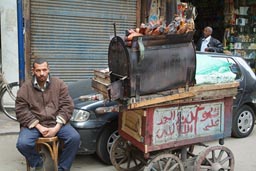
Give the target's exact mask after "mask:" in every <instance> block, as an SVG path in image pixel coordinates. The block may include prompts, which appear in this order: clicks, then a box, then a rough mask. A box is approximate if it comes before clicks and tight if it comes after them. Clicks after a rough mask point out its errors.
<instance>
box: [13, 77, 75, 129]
mask: <svg viewBox="0 0 256 171" xmlns="http://www.w3.org/2000/svg"><path fill="white" fill-rule="evenodd" d="M73 109H74V103H73V100H72V99H71V97H70V96H69V93H68V87H67V85H66V84H65V83H64V82H63V81H62V80H60V79H58V78H56V77H50V81H49V85H48V86H47V88H46V89H45V91H41V90H40V89H38V88H36V87H35V86H34V84H33V82H32V80H27V81H26V82H24V83H23V84H22V86H21V87H20V89H19V91H18V93H17V98H16V115H17V119H18V121H19V122H20V125H21V127H28V128H31V125H33V123H35V122H38V121H39V123H40V124H41V125H43V126H46V127H53V126H55V125H56V119H57V118H56V117H57V116H60V117H61V118H62V119H64V120H65V123H67V122H68V121H69V119H70V118H71V115H72V112H73ZM32 127H33V126H32Z"/></svg>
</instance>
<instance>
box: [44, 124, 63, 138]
mask: <svg viewBox="0 0 256 171" xmlns="http://www.w3.org/2000/svg"><path fill="white" fill-rule="evenodd" d="M61 127H62V124H60V123H57V124H56V125H55V127H53V128H48V132H47V133H46V134H44V135H43V136H44V137H54V136H55V135H56V134H57V133H58V132H59V130H60V128H61Z"/></svg>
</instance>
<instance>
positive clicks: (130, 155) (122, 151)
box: [110, 136, 146, 171]
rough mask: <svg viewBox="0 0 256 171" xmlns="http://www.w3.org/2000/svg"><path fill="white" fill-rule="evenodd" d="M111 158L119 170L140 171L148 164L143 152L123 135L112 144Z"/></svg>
mask: <svg viewBox="0 0 256 171" xmlns="http://www.w3.org/2000/svg"><path fill="white" fill-rule="evenodd" d="M110 160H111V162H112V164H113V166H114V167H115V168H116V169H117V170H118V171H135V170H136V171H139V170H140V169H142V168H143V167H144V166H145V165H146V160H145V159H144V157H143V153H142V152H141V151H139V150H138V149H137V148H136V147H134V146H133V145H132V144H131V143H130V142H129V141H126V140H125V139H123V138H122V137H121V136H120V137H118V138H117V139H116V140H115V141H114V143H113V145H112V148H111V150H110Z"/></svg>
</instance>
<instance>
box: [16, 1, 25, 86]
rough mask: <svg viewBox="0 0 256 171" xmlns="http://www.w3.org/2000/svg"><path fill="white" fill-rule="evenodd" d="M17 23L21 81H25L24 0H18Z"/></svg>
mask: <svg viewBox="0 0 256 171" xmlns="http://www.w3.org/2000/svg"><path fill="white" fill-rule="evenodd" d="M17 22H18V23H17V24H18V58H19V83H20V85H21V84H22V83H23V82H24V81H25V60H24V37H23V14H22V0H17Z"/></svg>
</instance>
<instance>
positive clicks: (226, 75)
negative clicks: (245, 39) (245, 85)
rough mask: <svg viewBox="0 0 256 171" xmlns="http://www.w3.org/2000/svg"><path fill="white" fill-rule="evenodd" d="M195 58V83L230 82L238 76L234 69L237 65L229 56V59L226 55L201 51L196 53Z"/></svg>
mask: <svg viewBox="0 0 256 171" xmlns="http://www.w3.org/2000/svg"><path fill="white" fill-rule="evenodd" d="M196 59H197V63H196V83H197V84H206V83H225V82H232V81H234V80H236V79H237V78H238V77H239V76H240V75H239V72H236V70H235V69H236V68H238V67H237V65H236V63H235V61H234V60H232V59H231V58H230V60H229V58H226V57H222V56H212V55H211V54H207V53H203V54H197V55H196ZM231 66H233V67H232V70H231ZM237 70H238V69H237ZM240 73H241V72H240Z"/></svg>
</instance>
